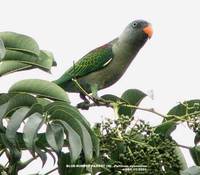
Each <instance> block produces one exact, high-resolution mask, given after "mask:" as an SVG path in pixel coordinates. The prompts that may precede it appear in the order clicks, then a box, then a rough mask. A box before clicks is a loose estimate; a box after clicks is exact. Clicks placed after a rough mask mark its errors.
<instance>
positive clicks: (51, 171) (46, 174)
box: [44, 167, 58, 175]
mask: <svg viewBox="0 0 200 175" xmlns="http://www.w3.org/2000/svg"><path fill="white" fill-rule="evenodd" d="M57 169H58V167H56V168H54V169H52V170H50V171H48V172H47V173H45V174H44V175H48V174H51V173H53V172H54V171H56V170H57Z"/></svg>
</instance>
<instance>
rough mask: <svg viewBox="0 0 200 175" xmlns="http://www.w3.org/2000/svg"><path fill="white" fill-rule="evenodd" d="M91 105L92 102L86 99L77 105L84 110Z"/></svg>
mask: <svg viewBox="0 0 200 175" xmlns="http://www.w3.org/2000/svg"><path fill="white" fill-rule="evenodd" d="M89 106H90V103H88V102H85V101H84V102H81V103H78V104H77V106H76V107H77V108H79V109H82V110H88V109H89Z"/></svg>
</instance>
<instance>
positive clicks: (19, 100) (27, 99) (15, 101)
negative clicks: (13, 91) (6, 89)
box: [5, 94, 37, 116]
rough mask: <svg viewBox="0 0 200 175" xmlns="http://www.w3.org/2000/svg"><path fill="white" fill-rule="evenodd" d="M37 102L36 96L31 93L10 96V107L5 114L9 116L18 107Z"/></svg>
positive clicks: (28, 105)
mask: <svg viewBox="0 0 200 175" xmlns="http://www.w3.org/2000/svg"><path fill="white" fill-rule="evenodd" d="M36 102H37V101H36V98H35V97H33V96H32V95H29V94H17V95H14V96H13V97H10V99H9V101H8V108H7V110H6V115H5V116H7V115H8V114H9V113H10V112H12V111H15V110H16V109H18V108H21V107H24V106H27V107H30V106H32V105H33V104H34V103H36Z"/></svg>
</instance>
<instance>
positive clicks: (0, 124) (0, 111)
mask: <svg viewBox="0 0 200 175" xmlns="http://www.w3.org/2000/svg"><path fill="white" fill-rule="evenodd" d="M7 108H8V103H5V104H3V105H1V106H0V131H4V130H5V128H4V126H3V122H2V120H3V117H4V115H5V114H6V111H7Z"/></svg>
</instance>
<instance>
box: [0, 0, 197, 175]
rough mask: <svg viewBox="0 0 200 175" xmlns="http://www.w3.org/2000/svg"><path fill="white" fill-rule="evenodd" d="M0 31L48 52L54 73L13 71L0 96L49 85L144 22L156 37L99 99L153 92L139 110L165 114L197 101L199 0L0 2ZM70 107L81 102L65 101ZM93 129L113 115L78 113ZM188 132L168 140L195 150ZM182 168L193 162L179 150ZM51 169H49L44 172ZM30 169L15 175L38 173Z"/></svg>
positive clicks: (179, 132)
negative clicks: (35, 82) (24, 82)
mask: <svg viewBox="0 0 200 175" xmlns="http://www.w3.org/2000/svg"><path fill="white" fill-rule="evenodd" d="M0 6H1V10H0V16H1V18H0V26H1V31H13V32H18V33H23V34H26V35H29V36H32V37H33V38H34V39H36V41H37V42H38V44H39V46H40V48H41V49H46V50H50V51H52V52H53V53H54V56H55V59H56V61H57V63H58V66H57V67H55V68H53V69H52V74H47V73H45V72H42V71H40V70H32V71H25V72H19V73H15V74H11V75H8V76H4V77H1V78H0V81H1V86H0V92H6V91H7V89H8V88H9V87H10V86H11V85H12V84H13V83H14V82H16V81H18V80H21V79H25V78H41V79H46V80H54V79H56V78H58V77H59V76H60V75H62V73H63V72H64V71H65V70H66V69H67V68H69V67H70V66H71V65H72V64H73V61H74V60H78V59H79V58H81V57H82V56H83V55H84V54H86V53H87V52H88V51H90V50H92V49H94V48H95V47H98V46H100V45H102V44H104V43H106V42H108V41H110V40H112V39H113V38H115V37H117V36H118V35H119V34H120V33H121V32H122V30H123V29H124V28H125V27H126V25H127V24H128V23H130V22H131V21H132V20H135V19H145V20H147V21H149V22H151V23H152V25H153V28H154V35H153V37H152V38H151V40H149V41H148V42H147V43H146V45H145V46H144V47H143V48H142V50H141V51H140V53H139V54H138V55H137V57H136V59H135V60H134V61H133V63H132V64H131V65H130V67H129V68H128V70H127V72H126V73H125V74H124V76H123V77H122V78H121V79H120V80H119V81H118V82H117V83H116V84H115V85H113V86H112V87H110V88H107V89H105V90H102V91H100V92H99V94H100V95H103V94H106V93H111V94H115V95H121V94H122V93H123V92H124V91H125V90H126V89H130V88H138V89H140V90H142V91H144V92H149V91H151V90H153V92H154V100H153V101H152V100H151V99H150V98H147V99H145V100H144V101H143V103H142V106H143V107H154V108H155V109H156V110H157V111H159V112H161V113H163V114H166V113H167V112H168V111H169V110H170V109H171V108H172V107H173V106H175V105H176V104H178V102H180V101H181V102H182V101H184V100H189V99H195V98H200V92H199V89H200V83H199V80H198V75H199V73H200V69H199V65H200V61H199V59H200V51H199V50H200V46H199V41H200V20H199V17H200V10H199V7H200V1H198V0H176V1H174V0H168V1H161V0H152V1H147V0H146V1H145V0H138V1H135V0H118V1H117V0H84V1H81V0H71V1H69V0H51V1H50V0H42V1H41V0H29V1H27V0H19V1H11V0H0ZM70 98H71V101H72V103H73V104H76V103H78V102H79V101H80V99H79V98H78V96H77V95H73V94H72V95H71V94H70ZM83 114H84V115H85V117H86V118H87V119H88V120H89V121H91V123H94V122H96V121H101V120H102V116H104V117H106V116H107V117H109V116H112V115H113V112H112V110H111V109H106V108H93V109H91V110H90V111H87V112H83ZM137 117H138V118H142V119H145V120H147V121H149V122H150V123H151V124H153V125H156V124H159V123H160V121H161V118H159V117H158V116H155V115H152V114H150V113H146V112H142V113H137ZM193 136H194V135H193V133H192V132H191V131H189V130H188V129H187V128H186V126H185V125H182V126H180V127H179V129H178V130H176V132H174V133H173V137H174V138H175V140H176V141H177V142H178V143H180V144H182V145H187V146H193ZM183 152H184V154H185V156H186V160H187V163H188V166H192V165H193V164H194V163H193V161H192V160H191V158H190V156H189V153H188V151H187V150H184V149H183ZM51 166H52V162H50V163H47V165H46V166H45V168H46V170H48V168H49V167H51ZM39 168H40V163H39V162H37V161H36V162H35V163H34V164H33V165H32V166H29V168H28V170H26V171H23V172H21V174H28V173H31V172H32V173H33V172H35V170H39Z"/></svg>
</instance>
